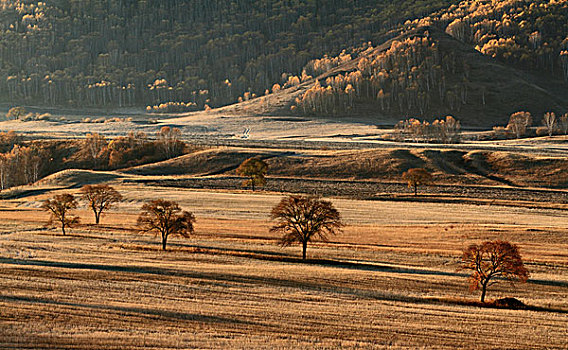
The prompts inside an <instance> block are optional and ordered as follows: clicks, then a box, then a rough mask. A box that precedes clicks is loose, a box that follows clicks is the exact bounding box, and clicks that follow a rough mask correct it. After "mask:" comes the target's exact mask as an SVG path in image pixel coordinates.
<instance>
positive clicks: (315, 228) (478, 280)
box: [42, 171, 529, 303]
mask: <svg viewBox="0 0 568 350" xmlns="http://www.w3.org/2000/svg"><path fill="white" fill-rule="evenodd" d="M409 173H411V172H410V171H409ZM81 192H82V197H83V198H84V199H86V201H87V203H88V205H89V206H90V208H91V209H92V210H93V212H94V213H95V219H96V223H97V224H98V223H99V218H100V215H101V213H102V212H103V211H106V210H108V209H110V208H111V206H112V205H113V204H115V203H117V202H119V201H120V200H122V196H121V195H120V194H119V193H118V192H117V191H116V190H115V189H114V188H112V187H110V186H108V185H93V186H90V185H88V186H84V187H83V188H82V189H81ZM42 208H43V209H45V210H47V211H48V212H49V213H50V214H51V215H50V221H49V224H52V225H53V224H57V225H58V226H60V228H61V231H62V233H63V235H65V232H66V231H65V229H66V228H68V227H71V226H73V225H75V224H77V223H78V222H79V218H78V217H73V216H71V215H70V210H72V209H75V208H77V201H76V200H75V198H74V196H73V195H72V194H68V193H66V194H59V195H56V196H55V197H53V199H48V200H46V201H45V202H44V203H43V206H42ZM270 217H271V219H272V220H274V221H275V224H274V225H273V226H272V227H271V228H270V232H273V233H278V234H280V235H282V237H281V240H280V243H281V244H282V246H290V245H292V244H293V243H296V242H298V243H300V244H301V245H302V259H303V260H305V259H306V256H307V253H306V252H307V246H308V243H309V242H311V241H313V240H314V239H316V238H317V239H319V240H321V241H324V242H327V241H328V237H329V236H330V235H335V234H337V233H340V232H341V231H342V227H343V226H344V225H345V224H344V222H343V220H342V218H341V214H340V213H339V211H338V210H337V209H336V208H335V207H334V206H333V204H332V203H331V202H330V201H326V200H323V199H321V198H319V197H313V196H301V195H291V196H288V197H285V198H282V200H281V201H280V202H279V203H278V204H277V205H276V206H274V207H273V208H272V211H271V213H270ZM195 221H196V219H195V216H194V215H193V213H191V212H188V211H185V210H182V209H181V207H180V206H179V204H178V203H176V202H173V201H168V200H163V199H157V200H152V201H149V202H147V203H145V204H144V205H143V206H142V208H141V212H140V215H139V216H138V219H137V225H138V227H139V230H140V232H141V233H154V234H156V235H159V236H160V238H161V243H162V250H164V251H165V250H166V249H167V241H168V238H169V237H171V236H176V235H177V236H181V237H185V238H188V237H190V236H191V234H193V233H194V224H195ZM460 269H464V270H472V274H471V276H470V289H471V290H478V289H480V290H481V302H482V303H483V302H485V295H486V292H487V288H488V287H489V286H490V285H492V284H495V283H497V282H498V281H499V280H500V279H507V280H511V281H513V280H520V281H522V282H525V281H526V280H527V279H528V276H529V273H528V271H527V269H526V268H525V267H524V264H523V261H522V258H521V256H520V254H519V250H518V247H517V246H516V245H514V244H511V243H509V242H505V241H499V240H497V241H492V242H490V241H488V242H484V243H482V244H480V245H477V244H472V245H470V246H469V247H467V248H466V249H465V250H464V252H463V255H462V258H461V267H460Z"/></svg>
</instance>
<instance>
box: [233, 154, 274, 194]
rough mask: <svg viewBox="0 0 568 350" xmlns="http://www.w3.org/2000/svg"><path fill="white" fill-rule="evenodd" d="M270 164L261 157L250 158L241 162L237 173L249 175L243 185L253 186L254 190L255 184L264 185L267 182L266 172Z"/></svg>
mask: <svg viewBox="0 0 568 350" xmlns="http://www.w3.org/2000/svg"><path fill="white" fill-rule="evenodd" d="M267 172H268V165H267V164H266V162H264V161H263V160H262V159H260V158H256V157H255V158H249V159H247V160H245V161H244V162H242V163H241V165H240V166H239V167H238V168H237V174H239V175H240V176H245V177H247V180H245V181H243V184H242V185H243V186H245V187H246V186H249V185H250V186H251V187H252V190H253V191H254V189H255V185H258V186H264V185H265V184H266V177H265V176H266V173H267Z"/></svg>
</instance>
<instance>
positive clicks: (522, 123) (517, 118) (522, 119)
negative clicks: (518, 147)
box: [507, 112, 532, 138]
mask: <svg viewBox="0 0 568 350" xmlns="http://www.w3.org/2000/svg"><path fill="white" fill-rule="evenodd" d="M531 123H532V116H531V114H530V113H529V112H516V113H513V114H511V117H510V118H509V124H508V125H507V129H508V130H511V131H512V132H513V133H514V134H515V136H516V137H517V138H520V137H521V136H522V135H524V134H525V133H526V132H527V128H528V127H529V126H530V125H531Z"/></svg>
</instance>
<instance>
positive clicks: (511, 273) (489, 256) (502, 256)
mask: <svg viewBox="0 0 568 350" xmlns="http://www.w3.org/2000/svg"><path fill="white" fill-rule="evenodd" d="M461 263H462V266H461V267H460V269H462V270H472V271H473V273H472V274H471V276H470V278H469V280H470V289H471V290H472V291H474V290H479V289H481V302H482V303H483V302H485V294H486V292H487V287H489V286H491V285H493V284H495V283H498V282H499V281H500V280H501V279H506V280H509V281H511V282H513V281H515V280H518V281H520V282H526V281H527V279H528V277H529V272H528V271H527V269H526V268H525V266H524V265H523V260H522V259H521V255H520V254H519V248H518V247H517V246H516V245H515V244H511V243H510V242H506V241H500V240H496V241H486V242H483V243H481V244H479V245H478V244H472V245H470V246H469V247H467V249H465V250H464V252H463V255H462V259H461Z"/></svg>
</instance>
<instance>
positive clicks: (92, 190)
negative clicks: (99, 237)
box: [81, 185, 122, 224]
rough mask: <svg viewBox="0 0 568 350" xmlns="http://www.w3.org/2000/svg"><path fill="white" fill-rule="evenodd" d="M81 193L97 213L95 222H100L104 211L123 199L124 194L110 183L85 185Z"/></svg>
mask: <svg viewBox="0 0 568 350" xmlns="http://www.w3.org/2000/svg"><path fill="white" fill-rule="evenodd" d="M81 193H82V198H83V199H84V200H85V201H87V203H88V205H89V207H90V208H91V210H92V211H93V213H94V214H95V224H98V223H99V221H100V218H101V214H102V213H103V211H106V210H109V209H111V208H112V206H113V205H114V204H116V203H118V202H120V201H122V195H121V194H120V193H119V192H118V191H117V190H115V189H114V188H113V187H111V186H109V185H85V186H83V187H82V188H81Z"/></svg>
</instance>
